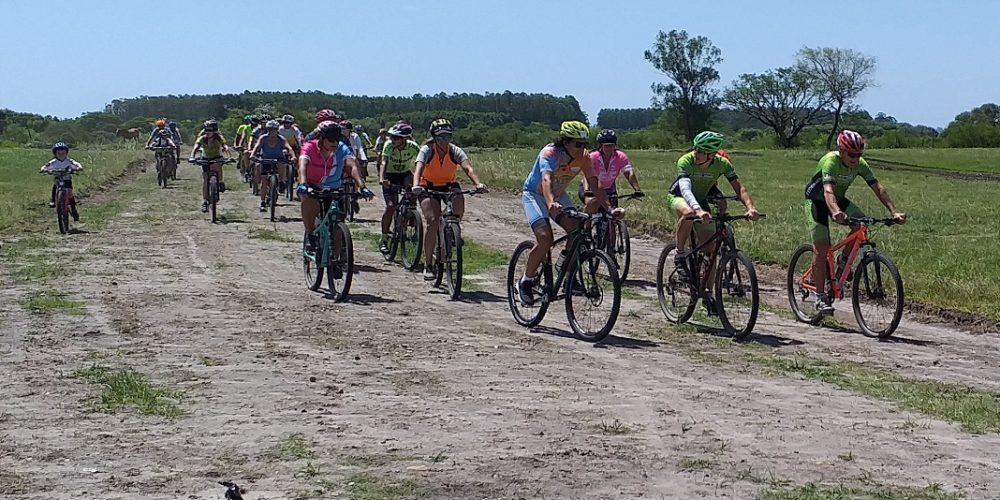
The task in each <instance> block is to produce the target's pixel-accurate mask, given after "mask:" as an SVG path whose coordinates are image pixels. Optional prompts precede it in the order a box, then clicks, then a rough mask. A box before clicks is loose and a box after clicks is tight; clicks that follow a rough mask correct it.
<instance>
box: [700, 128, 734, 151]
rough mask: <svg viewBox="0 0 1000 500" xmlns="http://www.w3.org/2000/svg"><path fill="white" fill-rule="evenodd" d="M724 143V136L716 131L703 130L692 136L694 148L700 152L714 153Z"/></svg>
mask: <svg viewBox="0 0 1000 500" xmlns="http://www.w3.org/2000/svg"><path fill="white" fill-rule="evenodd" d="M725 143H726V137H725V136H724V135H722V134H720V133H718V132H711V131H708V130H706V131H704V132H702V133H700V134H698V135H696V136H694V148H695V149H697V150H698V151H701V152H702V153H714V152H716V151H718V150H720V149H722V146H723V145H724V144H725Z"/></svg>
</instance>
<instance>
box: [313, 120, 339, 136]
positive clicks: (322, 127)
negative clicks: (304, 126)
mask: <svg viewBox="0 0 1000 500" xmlns="http://www.w3.org/2000/svg"><path fill="white" fill-rule="evenodd" d="M316 130H318V131H319V136H320V137H322V138H323V139H326V140H328V141H337V140H340V124H338V123H337V122H335V121H333V120H326V121H323V122H321V123H320V124H319V125H318V126H317V127H316Z"/></svg>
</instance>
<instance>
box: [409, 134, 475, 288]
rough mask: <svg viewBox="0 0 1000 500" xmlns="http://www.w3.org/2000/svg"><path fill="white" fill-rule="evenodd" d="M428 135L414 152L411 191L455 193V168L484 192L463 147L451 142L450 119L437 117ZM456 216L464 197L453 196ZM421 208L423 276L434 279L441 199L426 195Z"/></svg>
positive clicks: (457, 185) (456, 189)
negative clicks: (422, 217)
mask: <svg viewBox="0 0 1000 500" xmlns="http://www.w3.org/2000/svg"><path fill="white" fill-rule="evenodd" d="M430 133H431V138H430V139H428V140H427V142H425V143H424V145H423V146H422V147H421V148H420V151H419V152H418V153H417V158H416V167H415V168H414V172H413V192H414V194H416V195H418V196H419V195H420V193H421V192H423V190H424V189H427V190H429V191H437V192H448V191H451V192H457V191H461V190H462V187H461V186H460V185H459V184H458V175H457V174H458V169H459V167H461V169H462V170H463V171H464V172H465V175H466V176H468V178H469V180H470V181H472V183H473V184H475V185H476V191H477V192H480V193H485V192H486V191H487V190H486V185H485V184H483V183H482V182H479V177H478V176H477V175H476V173H475V172H474V171H473V170H472V162H471V161H469V156H468V155H467V154H465V151H462V148H460V147H458V146H456V145H454V144H453V143H452V142H451V138H452V135H453V134H454V133H455V128H454V127H453V126H452V125H451V122H449V121H448V120H445V119H438V120H434V121H433V122H431V128H430ZM452 203H453V208H454V210H455V215H456V216H458V218H459V219H460V220H461V218H462V215H463V214H465V197H464V196H462V195H458V196H456V197H454V198H453V199H452ZM420 211H421V212H423V214H424V222H425V223H426V224H427V230H426V232H425V233H424V263H425V265H424V279H425V280H432V279H434V273H433V271H431V269H432V266H431V264H433V263H432V262H431V259H432V258H433V254H434V245H436V244H437V230H438V224H439V223H440V222H441V202H440V200H436V199H432V198H426V199H424V200H422V201H421V202H420Z"/></svg>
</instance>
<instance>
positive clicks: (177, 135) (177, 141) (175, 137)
mask: <svg viewBox="0 0 1000 500" xmlns="http://www.w3.org/2000/svg"><path fill="white" fill-rule="evenodd" d="M167 130H170V140H171V141H174V155H175V156H174V158H177V161H180V159H181V144H184V137H182V136H181V129H180V127H178V126H177V122H175V121H173V120H170V123H168V124H167Z"/></svg>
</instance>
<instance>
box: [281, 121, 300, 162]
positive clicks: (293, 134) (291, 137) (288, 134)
mask: <svg viewBox="0 0 1000 500" xmlns="http://www.w3.org/2000/svg"><path fill="white" fill-rule="evenodd" d="M278 134H279V135H281V137H284V138H285V142H287V143H288V145H289V146H291V147H292V149H293V150H294V151H295V154H296V155H298V154H299V151H300V150H301V149H302V142H303V141H302V138H303V137H302V131H301V130H299V126H298V125H296V124H295V117H294V116H292V115H285V116H282V117H281V126H280V127H278Z"/></svg>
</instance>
